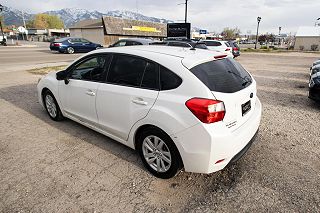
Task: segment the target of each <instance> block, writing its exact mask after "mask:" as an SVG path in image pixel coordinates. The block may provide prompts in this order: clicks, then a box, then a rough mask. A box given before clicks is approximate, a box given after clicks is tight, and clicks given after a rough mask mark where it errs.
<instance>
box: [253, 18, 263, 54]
mask: <svg viewBox="0 0 320 213" xmlns="http://www.w3.org/2000/svg"><path fill="white" fill-rule="evenodd" d="M257 21H258V25H257V35H256V43H255V45H254V49H257V43H258V34H259V25H260V21H261V17H260V16H259V17H258V18H257Z"/></svg>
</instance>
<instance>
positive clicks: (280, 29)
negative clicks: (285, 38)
mask: <svg viewBox="0 0 320 213" xmlns="http://www.w3.org/2000/svg"><path fill="white" fill-rule="evenodd" d="M280 34H281V27H279V35H280Z"/></svg>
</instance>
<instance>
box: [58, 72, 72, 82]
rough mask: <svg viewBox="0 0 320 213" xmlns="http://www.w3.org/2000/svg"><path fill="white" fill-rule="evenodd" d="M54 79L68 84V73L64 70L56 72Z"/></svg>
mask: <svg viewBox="0 0 320 213" xmlns="http://www.w3.org/2000/svg"><path fill="white" fill-rule="evenodd" d="M56 78H57V80H58V81H64V83H65V84H68V83H69V79H68V73H67V72H66V71H65V70H63V71H60V72H57V74H56Z"/></svg>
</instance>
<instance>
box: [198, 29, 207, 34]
mask: <svg viewBox="0 0 320 213" xmlns="http://www.w3.org/2000/svg"><path fill="white" fill-rule="evenodd" d="M199 34H208V31H207V30H199Z"/></svg>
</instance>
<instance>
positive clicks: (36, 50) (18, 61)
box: [0, 43, 82, 72]
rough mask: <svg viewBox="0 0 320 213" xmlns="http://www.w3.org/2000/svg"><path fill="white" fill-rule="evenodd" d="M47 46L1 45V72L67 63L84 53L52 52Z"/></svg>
mask: <svg viewBox="0 0 320 213" xmlns="http://www.w3.org/2000/svg"><path fill="white" fill-rule="evenodd" d="M45 44H47V45H48V46H47V47H25V46H21V47H15V46H11V47H10V46H7V47H4V46H0V72H13V71H22V70H27V69H31V68H35V67H45V66H55V65H65V64H68V63H70V62H72V61H73V60H74V59H76V58H78V57H80V56H81V55H82V54H73V55H69V54H61V53H58V52H51V51H50V50H49V43H45Z"/></svg>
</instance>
